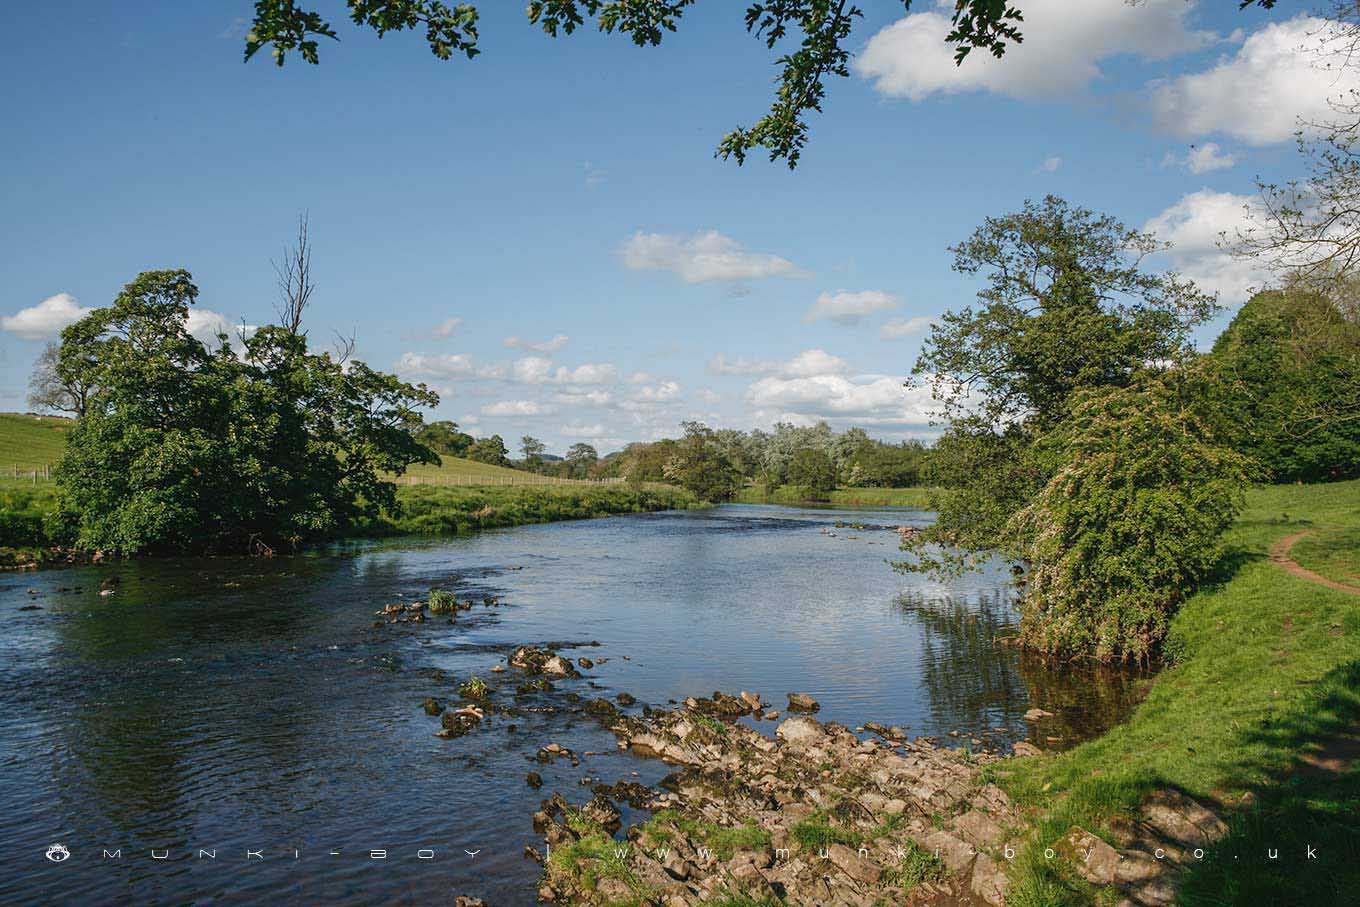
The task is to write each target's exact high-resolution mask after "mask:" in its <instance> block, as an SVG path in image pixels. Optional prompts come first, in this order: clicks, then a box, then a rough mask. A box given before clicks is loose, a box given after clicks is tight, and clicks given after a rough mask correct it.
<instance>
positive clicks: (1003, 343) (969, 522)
mask: <svg viewBox="0 0 1360 907" xmlns="http://www.w3.org/2000/svg"><path fill="white" fill-rule="evenodd" d="M1160 248H1161V246H1160V245H1159V244H1158V243H1157V241H1156V239H1155V237H1152V236H1150V235H1148V234H1144V233H1140V232H1138V231H1135V230H1131V229H1129V228H1127V227H1125V226H1124V225H1123V224H1121V223H1119V222H1118V221H1117V220H1115V219H1114V218H1111V217H1109V216H1106V215H1100V214H1096V213H1094V212H1092V211H1089V210H1086V209H1083V208H1075V207H1072V206H1070V205H1069V204H1068V203H1067V202H1065V201H1063V200H1062V199H1060V198H1057V197H1054V196H1049V197H1047V198H1045V199H1044V200H1043V201H1042V202H1041V203H1039V204H1035V203H1032V202H1026V203H1025V205H1024V208H1023V209H1022V210H1021V211H1019V212H1016V213H1014V214H1009V215H1005V216H1002V217H995V218H987V220H986V221H985V222H984V224H983V225H982V227H980V228H979V229H978V230H977V231H976V232H975V233H974V234H973V235H972V236H971V237H970V238H969V239H968V240H966V241H964V242H963V243H961V244H959V245H958V246H955V247H953V249H952V250H951V251H952V252H953V253H954V268H955V270H957V271H959V272H960V273H963V274H967V275H970V276H980V277H981V278H982V279H983V281H984V286H983V289H982V290H981V291H979V293H978V300H979V302H978V305H977V306H976V307H974V306H970V307H967V308H964V309H962V310H960V311H957V312H946V313H945V315H944V316H943V317H942V318H941V319H940V321H939V322H938V323H937V324H935V325H934V326H932V329H931V333H930V335H929V336H928V337H927V339H926V342H925V345H924V347H923V349H922V352H921V355H920V358H919V359H918V361H917V363H916V366H915V370H914V374H915V375H918V376H923V377H924V379H925V380H926V381H927V382H929V385H930V387H931V390H932V396H933V397H934V399H935V400H936V401H937V403H938V404H939V405H940V407H941V415H943V416H945V417H946V418H948V419H949V420H950V422H949V427H948V428H947V430H946V432H945V434H944V436H943V437H942V438H941V440H940V443H939V444H938V445H937V447H936V449H935V451H934V452H933V453H932V457H931V460H932V468H933V469H934V470H935V472H936V475H937V477H938V480H939V481H940V483H941V485H942V486H943V487H942V488H941V489H940V490H939V491H937V492H936V494H935V498H934V500H933V501H932V505H933V506H934V508H935V509H936V510H937V513H938V520H937V522H936V523H934V524H933V525H932V526H931V527H930V528H929V529H928V530H926V531H925V532H922V533H917V534H916V536H915V537H914V540H913V542H912V546H913V548H914V550H915V551H916V552H917V553H918V554H920V555H923V557H922V559H921V561H920V563H922V564H928V565H929V566H930V567H932V568H935V567H939V566H941V561H940V559H939V558H938V557H936V556H935V555H933V554H928V553H927V552H928V551H930V550H933V549H932V547H931V546H933V545H936V544H942V545H946V546H949V547H950V548H952V549H954V554H951V555H950V557H956V556H957V555H958V554H959V553H960V552H961V553H963V554H964V555H967V554H977V553H979V552H983V551H986V550H989V549H992V548H994V547H995V545H996V540H997V538H998V533H999V532H1000V531H1001V528H1002V527H1003V526H1004V525H1005V523H1006V522H1007V521H1008V520H1009V519H1010V517H1011V515H1012V514H1013V513H1014V512H1015V510H1016V509H1017V508H1018V507H1020V506H1023V504H1024V502H1025V501H1026V500H1028V498H1029V496H1030V495H1031V494H1032V493H1034V492H1036V491H1037V490H1038V489H1039V488H1040V487H1042V486H1043V485H1044V483H1046V482H1047V481H1048V479H1049V478H1050V477H1051V475H1052V469H1053V468H1054V464H1053V463H1052V462H1051V460H1050V458H1048V457H1046V456H1045V455H1044V453H1043V451H1040V450H1037V449H1034V444H1035V442H1036V440H1037V439H1039V438H1040V437H1042V436H1043V435H1044V433H1045V432H1047V431H1050V430H1052V429H1053V428H1055V427H1056V426H1058V425H1060V424H1061V423H1062V422H1063V421H1064V420H1065V419H1066V418H1068V416H1069V415H1070V406H1071V402H1072V400H1073V399H1075V397H1076V395H1077V394H1078V393H1079V392H1082V391H1086V390H1092V389H1097V388H1119V387H1127V386H1130V385H1132V384H1134V383H1135V382H1136V381H1138V380H1140V379H1141V378H1142V377H1144V376H1145V375H1147V374H1148V373H1150V372H1155V371H1159V370H1162V369H1167V368H1176V367H1179V366H1180V365H1183V364H1184V363H1186V362H1188V361H1189V360H1190V359H1192V358H1193V356H1194V355H1195V353H1194V347H1193V344H1192V342H1191V336H1190V335H1191V331H1192V330H1193V329H1194V328H1195V327H1196V326H1198V325H1200V324H1203V323H1204V322H1205V321H1206V320H1208V318H1209V317H1210V316H1211V315H1212V314H1213V313H1214V311H1215V310H1216V306H1215V303H1214V299H1213V297H1212V296H1210V295H1208V294H1205V293H1202V292H1200V291H1199V290H1198V289H1196V288H1195V287H1194V285H1193V284H1190V283H1188V282H1185V281H1182V280H1181V279H1179V278H1178V277H1177V276H1176V275H1175V274H1156V273H1152V272H1149V271H1146V270H1145V269H1144V268H1143V260H1144V258H1146V257H1147V256H1148V255H1150V254H1151V253H1153V252H1155V251H1157V250H1159V249H1160ZM957 563H958V564H959V565H962V564H963V563H964V560H963V559H962V558H960V559H958V560H957Z"/></svg>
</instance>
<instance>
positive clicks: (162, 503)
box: [57, 270, 438, 553]
mask: <svg viewBox="0 0 1360 907" xmlns="http://www.w3.org/2000/svg"><path fill="white" fill-rule="evenodd" d="M197 295H198V289H197V287H195V286H194V284H193V282H192V279H191V277H190V275H189V273H188V272H187V271H182V270H179V271H148V272H146V273H143V274H141V275H139V276H138V277H137V279H135V280H133V281H132V282H131V283H129V284H128V285H127V286H126V287H124V289H123V291H122V292H121V293H120V294H119V295H118V297H117V299H115V300H114V303H113V305H111V306H109V307H106V308H101V309H96V310H95V311H94V312H91V313H90V314H89V315H87V316H86V317H85V318H83V319H81V320H80V321H78V322H76V323H75V324H72V325H70V326H69V327H67V328H66V329H65V331H63V333H62V345H61V350H60V354H59V361H58V366H57V371H58V374H59V375H60V377H61V379H62V380H63V381H67V382H80V383H81V384H82V385H83V386H86V387H90V388H94V390H93V392H92V393H91V395H90V397H89V400H88V406H87V410H86V413H85V416H84V417H83V418H82V419H81V420H80V421H79V422H77V424H76V426H75V428H74V429H73V430H72V432H71V435H70V438H69V440H68V443H67V447H66V453H65V455H64V456H63V458H62V461H61V463H60V464H59V465H58V469H57V483H58V504H59V508H60V512H61V514H62V517H63V519H64V520H65V522H66V523H67V525H68V526H69V529H70V531H71V534H72V535H73V536H74V537H75V539H76V542H77V544H78V545H79V546H80V547H83V548H87V549H105V550H112V551H117V552H121V553H133V552H139V551H202V550H214V549H231V548H238V549H239V547H241V546H245V545H247V544H249V545H252V546H254V547H255V548H256V549H259V550H273V549H274V548H276V547H278V546H279V545H283V544H292V545H296V544H297V543H298V542H299V541H302V540H304V539H308V538H315V537H320V536H325V535H329V534H332V533H334V532H337V531H339V530H342V529H344V528H346V527H348V526H350V525H353V524H354V522H355V521H357V520H359V519H362V518H367V517H372V516H376V515H377V513H378V511H379V510H380V509H381V508H383V507H392V506H394V505H395V494H394V486H393V485H392V483H391V482H389V481H385V480H383V479H382V478H381V476H382V475H383V474H384V473H389V472H397V473H399V472H401V471H402V470H404V469H405V468H406V467H407V466H408V465H410V464H411V463H415V462H422V461H430V460H431V459H432V458H433V452H432V451H430V450H429V449H428V448H426V447H424V446H423V445H421V444H420V443H419V442H418V441H416V440H415V438H414V437H413V435H412V429H413V428H414V427H415V426H416V425H417V424H418V423H419V416H418V414H417V412H416V410H417V408H418V407H421V406H433V405H434V404H435V403H437V402H438V398H437V397H436V396H435V395H434V394H433V393H432V392H430V391H429V390H427V389H426V388H425V387H424V386H412V385H409V384H406V383H403V382H401V381H400V380H398V379H397V378H395V377H394V376H391V375H385V374H383V373H381V372H375V371H373V370H372V369H370V368H369V367H368V366H367V365H365V364H364V363H362V362H358V361H349V362H341V361H339V360H338V359H336V358H334V357H332V356H331V355H330V354H329V353H321V354H314V353H310V352H308V350H307V343H306V339H305V337H303V336H302V335H301V334H300V333H297V332H296V331H293V330H289V329H285V328H281V327H277V326H269V327H265V328H262V329H261V330H259V331H258V332H256V333H255V334H254V335H252V336H251V337H250V338H248V339H247V340H245V341H244V344H243V348H242V349H241V351H240V355H239V356H238V354H237V351H236V350H234V349H233V348H232V346H231V344H230V343H229V342H227V338H226V337H225V336H222V337H220V338H219V341H220V344H219V346H218V348H217V349H215V350H213V351H209V350H208V348H207V347H206V346H204V344H203V343H201V342H200V341H199V340H197V339H196V338H195V337H193V336H192V335H191V334H190V333H189V332H188V329H187V326H186V319H187V317H188V314H189V306H190V305H192V304H193V302H194V300H195V298H196V297H197Z"/></svg>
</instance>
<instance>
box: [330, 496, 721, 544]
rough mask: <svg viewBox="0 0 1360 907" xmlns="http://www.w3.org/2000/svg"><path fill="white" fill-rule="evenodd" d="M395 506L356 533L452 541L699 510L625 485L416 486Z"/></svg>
mask: <svg viewBox="0 0 1360 907" xmlns="http://www.w3.org/2000/svg"><path fill="white" fill-rule="evenodd" d="M397 501H398V503H399V504H400V505H401V508H400V513H399V514H396V515H384V516H383V517H382V518H381V519H380V520H378V521H377V522H375V523H373V524H369V525H365V526H360V527H358V528H357V529H356V530H355V533H356V534H358V535H363V534H372V533H385V534H391V533H399V534H409V535H455V534H459V533H465V532H472V531H475V530H478V529H492V528H496V527H502V526H521V525H524V524H527V523H550V522H555V521H557V520H579V519H587V518H590V517H599V516H609V515H611V514H620V513H646V512H650V511H657V510H684V509H689V508H694V507H698V506H700V505H699V501H698V500H697V499H696V498H695V497H694V496H693V495H692V494H690V493H689V492H686V491H683V490H681V489H679V488H633V487H630V486H628V485H607V486H604V485H596V486H565V487H540V488H535V487H529V486H519V487H512V488H504V487H477V488H442V487H436V486H430V485H416V486H411V487H403V488H399V489H398V490H397Z"/></svg>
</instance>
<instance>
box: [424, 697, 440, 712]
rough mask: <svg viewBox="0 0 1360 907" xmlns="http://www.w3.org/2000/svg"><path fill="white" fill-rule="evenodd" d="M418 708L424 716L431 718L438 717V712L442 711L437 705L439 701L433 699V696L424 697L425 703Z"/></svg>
mask: <svg viewBox="0 0 1360 907" xmlns="http://www.w3.org/2000/svg"><path fill="white" fill-rule="evenodd" d="M420 707H421V708H422V709H424V710H425V714H426V715H431V716H433V715H438V714H439V713H440V712H442V711H444V707H443V706H441V705H440V704H439V700H438V699H435V698H434V697H433V696H427V697H425V701H424V702H422V703H421V704H420Z"/></svg>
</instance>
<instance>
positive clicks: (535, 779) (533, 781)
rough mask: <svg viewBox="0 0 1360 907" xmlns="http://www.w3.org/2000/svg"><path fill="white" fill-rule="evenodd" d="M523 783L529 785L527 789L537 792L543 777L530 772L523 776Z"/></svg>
mask: <svg viewBox="0 0 1360 907" xmlns="http://www.w3.org/2000/svg"><path fill="white" fill-rule="evenodd" d="M524 783H525V784H527V785H529V787H531V788H533V789H534V790H538V789H539V788H540V787H542V786H543V776H542V775H540V774H539V773H538V772H530V773H529V774H527V775H525V776H524Z"/></svg>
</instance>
